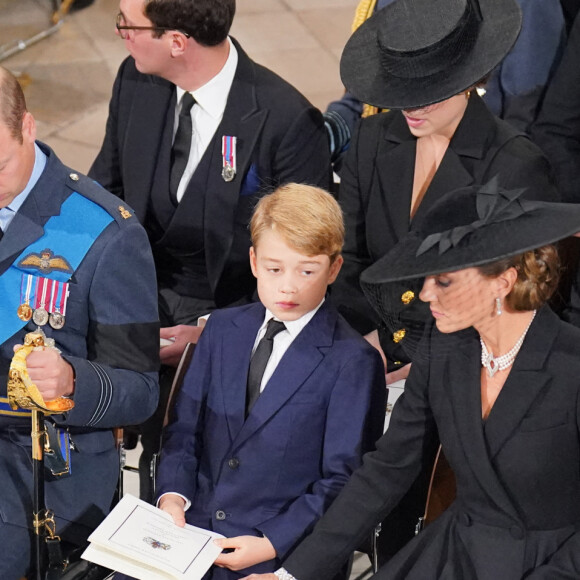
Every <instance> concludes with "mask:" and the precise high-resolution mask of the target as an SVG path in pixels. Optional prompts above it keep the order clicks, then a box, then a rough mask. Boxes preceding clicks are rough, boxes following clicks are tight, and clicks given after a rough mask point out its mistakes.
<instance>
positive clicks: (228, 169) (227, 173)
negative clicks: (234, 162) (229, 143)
mask: <svg viewBox="0 0 580 580" xmlns="http://www.w3.org/2000/svg"><path fill="white" fill-rule="evenodd" d="M235 176H236V170H235V169H234V168H233V167H232V166H231V165H225V166H224V168H223V169H222V177H223V178H224V181H228V182H229V181H232V180H233V179H234V177H235Z"/></svg>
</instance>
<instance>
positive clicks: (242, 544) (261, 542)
mask: <svg viewBox="0 0 580 580" xmlns="http://www.w3.org/2000/svg"><path fill="white" fill-rule="evenodd" d="M214 543H215V544H216V545H217V546H219V547H220V548H222V549H224V550H225V549H228V548H229V549H233V550H234V551H233V552H230V553H228V554H220V555H219V556H218V558H217V560H216V561H215V562H214V563H215V565H216V566H219V567H220V568H229V569H230V570H242V569H244V568H247V567H248V566H253V565H254V564H259V563H260V562H265V561H266V560H272V559H273V558H275V557H276V550H275V549H274V546H272V542H270V540H268V538H266V537H263V538H259V537H257V536H237V537H235V538H224V539H220V540H214ZM267 576H270V575H269V574H268V575H267ZM272 576H273V577H274V578H276V576H274V575H273V574H272Z"/></svg>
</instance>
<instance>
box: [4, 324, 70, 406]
mask: <svg viewBox="0 0 580 580" xmlns="http://www.w3.org/2000/svg"><path fill="white" fill-rule="evenodd" d="M39 347H40V348H55V346H54V340H53V339H50V338H47V337H46V335H45V334H44V332H43V331H42V330H41V329H38V330H37V331H36V332H29V333H28V334H27V335H26V336H25V337H24V345H23V346H21V347H20V348H19V349H18V350H17V351H16V352H15V353H14V356H13V357H12V362H11V363H10V370H9V372H8V389H7V390H8V402H9V403H10V406H11V407H12V409H14V410H16V409H18V408H20V409H30V410H31V411H40V412H41V413H43V414H44V415H53V414H55V413H64V412H66V411H70V410H71V409H72V408H73V407H74V402H73V401H72V400H71V399H68V398H66V397H59V398H58V399H54V400H53V401H45V400H44V398H43V397H42V394H41V393H40V391H39V390H38V387H37V386H36V385H35V384H34V383H33V382H32V381H31V380H30V376H29V374H28V369H27V368H26V357H27V356H28V355H29V354H30V353H31V352H32V351H33V350H34V349H35V348H39Z"/></svg>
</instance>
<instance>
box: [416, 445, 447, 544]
mask: <svg viewBox="0 0 580 580" xmlns="http://www.w3.org/2000/svg"><path fill="white" fill-rule="evenodd" d="M456 494H457V486H456V482H455V474H454V473H453V470H452V469H451V467H450V465H449V462H448V461H447V458H446V457H445V454H444V453H443V448H442V447H441V445H439V449H438V450H437V455H436V457H435V463H434V465H433V471H432V472H431V481H430V482H429V491H428V493H427V503H426V505H425V513H424V514H423V516H422V517H420V518H419V521H418V522H417V526H416V527H415V534H418V533H419V532H420V531H421V530H422V529H423V528H424V527H425V526H426V525H428V524H430V523H432V522H434V521H435V520H436V519H437V518H438V517H439V516H440V515H441V514H442V513H443V512H444V511H445V510H446V509H447V508H448V507H449V506H450V505H451V504H452V503H453V500H454V499H455V496H456Z"/></svg>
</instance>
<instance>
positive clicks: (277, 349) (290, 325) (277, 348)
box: [252, 298, 324, 393]
mask: <svg viewBox="0 0 580 580" xmlns="http://www.w3.org/2000/svg"><path fill="white" fill-rule="evenodd" d="M323 302H324V298H323V299H322V302H321V303H320V304H319V305H318V306H317V307H316V308H315V309H314V310H311V311H310V312H308V313H306V314H305V315H304V316H301V317H300V318H299V319H298V320H290V321H287V322H284V321H280V322H284V326H286V330H283V331H282V332H279V333H278V334H277V335H276V336H275V337H274V346H273V347H272V354H271V355H270V358H269V359H268V364H267V365H266V369H265V370H264V375H263V376H262V382H261V383H260V393H261V392H262V391H263V390H264V387H265V386H266V384H267V383H268V381H269V380H270V377H271V376H272V375H273V374H274V371H275V370H276V367H277V366H278V363H279V362H280V361H281V360H282V357H283V356H284V353H285V352H286V351H287V350H288V349H289V348H290V345H291V344H292V342H293V341H294V339H295V338H296V337H297V336H298V335H299V334H300V332H302V330H303V329H304V327H305V326H306V325H307V324H308V323H309V322H310V321H311V320H312V317H313V316H314V315H315V314H316V313H317V312H318V309H319V308H320V307H321V306H322V303H323ZM272 318H273V319H274V320H278V318H276V317H275V316H274V315H273V314H272V313H271V312H270V311H269V310H268V309H267V308H266V316H265V317H264V322H263V323H262V326H260V330H258V335H257V336H256V340H255V341H254V348H253V349H252V355H253V354H254V352H255V351H256V347H257V346H258V343H259V342H260V340H262V338H263V336H264V334H266V327H267V326H268V322H269V321H270V319H272Z"/></svg>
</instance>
